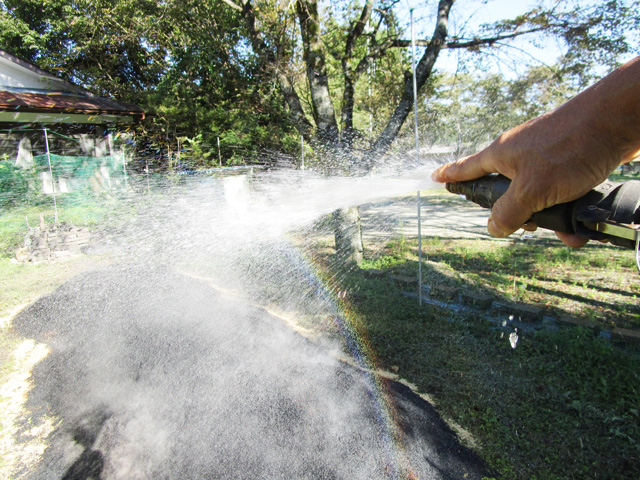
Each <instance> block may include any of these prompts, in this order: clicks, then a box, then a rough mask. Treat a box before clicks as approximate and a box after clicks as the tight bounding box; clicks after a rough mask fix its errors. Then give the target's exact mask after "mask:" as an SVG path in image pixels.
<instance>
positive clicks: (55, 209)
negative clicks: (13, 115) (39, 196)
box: [43, 128, 58, 223]
mask: <svg viewBox="0 0 640 480" xmlns="http://www.w3.org/2000/svg"><path fill="white" fill-rule="evenodd" d="M43 130H44V144H45V145H46V147H47V162H48V163H49V175H51V195H52V196H53V221H54V223H58V204H57V202H56V182H55V181H54V179H53V171H52V170H51V152H50V151H49V137H48V136H47V129H46V128H43Z"/></svg>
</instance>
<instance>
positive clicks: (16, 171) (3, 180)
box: [0, 160, 33, 208]
mask: <svg viewBox="0 0 640 480" xmlns="http://www.w3.org/2000/svg"><path fill="white" fill-rule="evenodd" d="M32 176H33V172H32V171H31V170H23V169H22V168H18V167H16V166H15V165H13V164H12V163H11V162H9V161H6V160H3V161H0V207H3V208H7V207H10V206H13V205H18V204H20V203H23V202H24V201H25V199H26V197H27V196H28V195H29V178H31V177H32Z"/></svg>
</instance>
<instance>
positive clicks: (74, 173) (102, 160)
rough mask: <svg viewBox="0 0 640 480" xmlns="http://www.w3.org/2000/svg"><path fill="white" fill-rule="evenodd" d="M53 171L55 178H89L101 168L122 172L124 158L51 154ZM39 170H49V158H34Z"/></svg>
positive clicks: (119, 156)
mask: <svg viewBox="0 0 640 480" xmlns="http://www.w3.org/2000/svg"><path fill="white" fill-rule="evenodd" d="M50 157H51V171H52V172H53V175H54V176H62V177H68V178H70V177H73V178H89V177H91V176H92V175H94V174H95V171H96V170H97V169H99V168H102V167H106V168H108V169H109V170H110V171H111V172H121V171H122V156H121V155H117V156H106V157H88V156H86V157H85V156H70V155H55V154H53V153H52V154H51V155H50ZM33 160H34V162H35V164H36V167H37V168H38V169H44V170H47V171H48V170H49V156H47V155H46V154H45V155H38V156H35V157H33Z"/></svg>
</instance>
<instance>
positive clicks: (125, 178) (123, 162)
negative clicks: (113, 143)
mask: <svg viewBox="0 0 640 480" xmlns="http://www.w3.org/2000/svg"><path fill="white" fill-rule="evenodd" d="M121 153H122V172H123V173H124V186H125V188H127V187H128V186H129V182H128V179H127V159H126V158H125V156H124V150H122V152H121Z"/></svg>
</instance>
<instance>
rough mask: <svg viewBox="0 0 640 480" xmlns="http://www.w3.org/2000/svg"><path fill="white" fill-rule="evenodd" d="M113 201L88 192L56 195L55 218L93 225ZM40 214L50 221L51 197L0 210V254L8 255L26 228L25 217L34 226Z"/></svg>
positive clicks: (48, 222)
mask: <svg viewBox="0 0 640 480" xmlns="http://www.w3.org/2000/svg"><path fill="white" fill-rule="evenodd" d="M115 203H117V201H115V200H112V199H107V198H105V197H101V196H94V195H89V194H87V195H83V194H65V195H60V196H58V198H57V207H58V221H60V222H67V223H71V224H73V225H76V226H86V227H93V226H97V225H100V224H101V223H103V222H104V221H105V219H106V217H107V216H108V215H109V214H110V212H111V211H112V209H113V207H114V204H115ZM41 216H42V218H43V219H44V221H45V222H46V223H47V224H51V223H53V222H54V220H55V210H54V205H53V200H52V198H51V197H41V198H39V199H38V200H37V201H35V202H33V201H32V202H30V203H25V204H23V205H20V206H17V207H14V208H11V209H6V210H3V211H2V212H1V213H0V257H12V256H13V252H14V251H15V249H16V248H18V247H19V246H21V245H22V242H23V241H24V236H25V235H26V234H27V232H28V229H27V221H28V223H29V226H31V227H37V226H38V225H40V217H41Z"/></svg>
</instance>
